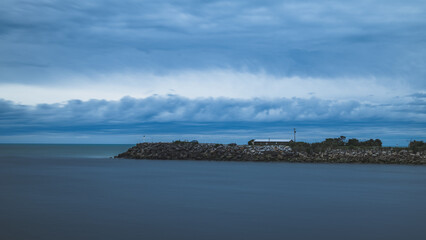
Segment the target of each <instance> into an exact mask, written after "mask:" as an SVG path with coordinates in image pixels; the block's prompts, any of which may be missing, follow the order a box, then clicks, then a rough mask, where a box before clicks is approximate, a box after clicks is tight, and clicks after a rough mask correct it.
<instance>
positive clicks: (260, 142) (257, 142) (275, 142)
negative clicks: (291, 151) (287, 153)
mask: <svg viewBox="0 0 426 240" xmlns="http://www.w3.org/2000/svg"><path fill="white" fill-rule="evenodd" d="M290 141H291V140H290V139H255V140H254V141H253V145H288V143H289V142H290Z"/></svg>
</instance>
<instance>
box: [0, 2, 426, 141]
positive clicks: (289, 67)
mask: <svg viewBox="0 0 426 240" xmlns="http://www.w3.org/2000/svg"><path fill="white" fill-rule="evenodd" d="M425 29H426V3H425V2H424V1H420V0H419V1H416V0H404V1H392V0H386V1H385V0H383V1H380V0H369V1H367V0H365V1H363V0H358V1H333V0H329V1H314V0H312V1H288V0H285V1H267V0H263V1H249V0H244V1H242V0H241V1H240V0H233V1H206V0H199V1H197V0H188V1H172V0H155V1H136V0H135V1H133V0H122V1H112V0H99V1H79V0H73V1H67V0H61V1H59V0H58V1H55V0H38V1H29V0H27V1H19V0H2V1H1V2H0V129H1V133H0V142H13V141H16V142H25V141H26V140H28V141H39V142H49V141H56V140H54V139H60V141H63V142H79V141H80V140H81V139H80V138H82V137H83V138H84V139H86V140H85V141H86V142H99V141H100V142H105V141H104V140H102V139H105V138H103V137H102V136H116V137H117V138H116V139H117V142H129V143H132V142H133V141H135V140H136V139H138V138H139V136H140V134H144V133H142V132H144V131H145V132H146V133H149V134H150V135H151V136H158V137H157V139H158V140H161V139H166V138H167V139H169V138H170V139H171V138H179V137H183V136H184V135H185V137H197V136H198V137H201V138H204V139H207V140H209V141H210V140H211V141H223V139H226V141H228V140H229V141H233V140H235V141H241V142H244V141H245V140H246V138H249V139H250V138H253V137H256V136H263V137H268V136H270V137H277V138H287V137H289V136H291V131H290V130H291V129H292V128H293V127H295V126H300V127H302V128H303V126H305V129H308V128H310V130H309V131H310V132H311V133H312V134H309V133H308V131H305V138H306V140H307V141H313V140H316V139H320V138H321V137H334V135H333V134H337V135H338V134H339V131H340V132H345V131H346V132H347V133H348V134H350V135H351V136H353V137H366V138H368V137H369V136H368V131H370V134H371V135H374V136H371V137H381V136H385V138H387V139H388V143H389V144H396V143H399V144H406V143H407V141H408V140H409V139H411V138H416V139H425V138H426V136H425V135H426V134H425V129H426V67H425V66H426V31H425ZM360 123H361V125H359V124H360ZM157 124H160V125H161V126H162V127H161V130H159V129H158V125H157ZM164 126H174V127H173V128H164ZM268 126H275V127H274V128H268ZM367 128H368V129H370V130H368V131H367V130H366V129H367ZM131 129H138V131H140V132H141V133H140V134H139V132H132V131H131ZM156 129H157V130H156ZM165 129H166V130H165ZM313 129H316V130H313ZM331 129H334V130H331ZM336 129H338V130H336ZM396 129H400V131H397V130H396ZM135 131H136V130H135ZM363 131H364V132H363ZM71 132H72V134H71ZM235 132H238V133H235ZM241 132H244V134H241ZM302 132H303V131H302ZM160 135H161V136H167V137H163V138H162V137H160ZM187 135H188V136H187ZM236 135H238V136H236ZM282 135H284V136H282ZM287 135H288V136H287ZM118 136H120V137H118ZM232 136H235V139H233V137H232ZM52 139H53V140H52ZM110 139H113V137H110ZM107 142H111V143H112V142H114V141H113V140H109V141H107Z"/></svg>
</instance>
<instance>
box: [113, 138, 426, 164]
mask: <svg viewBox="0 0 426 240" xmlns="http://www.w3.org/2000/svg"><path fill="white" fill-rule="evenodd" d="M115 158H128V159H159V160H217V161H268V162H269V161H283V162H312V163H313V162H315V163H377V164H418V165H425V164H426V152H424V151H423V152H413V151H410V150H406V149H401V148H386V149H385V148H371V149H328V150H325V151H322V152H318V153H315V152H311V153H306V152H297V151H293V150H292V149H291V148H290V147H289V146H273V145H266V146H251V145H237V144H211V143H193V142H173V143H139V144H137V145H136V146H134V147H132V148H130V149H129V150H127V151H126V152H124V153H121V154H119V155H118V156H115Z"/></svg>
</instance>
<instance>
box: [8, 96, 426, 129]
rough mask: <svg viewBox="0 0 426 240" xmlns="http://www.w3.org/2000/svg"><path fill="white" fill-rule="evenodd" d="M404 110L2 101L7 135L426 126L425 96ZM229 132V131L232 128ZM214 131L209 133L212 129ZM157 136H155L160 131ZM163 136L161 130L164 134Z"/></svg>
mask: <svg viewBox="0 0 426 240" xmlns="http://www.w3.org/2000/svg"><path fill="white" fill-rule="evenodd" d="M404 101H405V102H404V103H402V104H387V105H384V104H381V105H372V104H363V103H360V102H357V101H332V100H322V99H319V98H314V97H312V98H306V99H302V98H291V99H288V98H280V99H271V100H265V99H249V100H244V99H228V98H199V99H188V98H184V97H180V96H176V95H169V96H166V97H160V96H152V97H148V98H143V99H135V98H131V97H125V98H122V99H121V100H119V101H107V100H89V101H81V100H71V101H68V102H66V103H65V104H39V105H36V106H29V105H19V104H15V103H13V102H11V101H6V100H0V116H1V118H0V123H1V124H0V126H1V130H2V131H1V132H2V134H16V133H20V132H21V131H23V132H37V131H47V132H49V131H80V132H96V131H101V132H102V131H114V130H117V131H131V130H132V128H134V127H141V126H143V125H144V124H147V123H149V124H152V123H169V122H175V123H176V122H177V123H185V124H189V125H191V124H192V125H194V126H195V125H197V124H198V123H200V124H206V123H207V124H208V123H223V124H224V125H223V126H225V128H231V129H232V128H233V126H234V125H238V123H244V122H249V123H250V122H251V123H257V124H260V125H262V124H263V125H268V124H269V123H276V122H280V123H291V124H294V123H297V124H309V123H312V124H324V123H327V124H331V125H333V124H335V125H339V124H345V123H351V122H352V123H362V122H364V123H370V124H372V125H374V124H376V123H379V124H380V123H392V122H399V123H401V122H410V123H417V124H424V123H425V119H426V116H425V115H426V103H425V97H424V94H423V93H418V94H416V95H414V96H407V97H406V98H405V100H404ZM226 126H228V127H226ZM206 130H207V131H208V128H206ZM154 132H155V130H154ZM159 132H161V130H159Z"/></svg>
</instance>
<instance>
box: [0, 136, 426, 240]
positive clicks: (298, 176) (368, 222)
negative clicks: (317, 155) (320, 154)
mask: <svg viewBox="0 0 426 240" xmlns="http://www.w3.org/2000/svg"><path fill="white" fill-rule="evenodd" d="M129 147H131V145H59V144H58V145H54V144H53V145H49V144H39V145H34V144H32V145H31V144H1V145H0V206H1V207H0V239H5V240H14V239H23V240H24V239H25V240H31V239H41V240H46V239H55V240H56V239H61V240H64V239H73V240H74V239H91V240H93V239H148V240H151V239H153V240H156V239H197V240H203V239H233V240H234V239H242V240H243V239H244V240H250V239H256V240H260V239H262V240H265V239H277V240H278V239H279V240H282V239H292V240H297V239H339V240H341V239H375V240H377V239H387V240H390V239H410V240H414V239H419V240H420V239H422V240H424V239H426V166H410V165H375V164H365V165H362V164H308V163H277V162H273V163H272V162H219V161H193V160H179V161H173V160H130V159H114V158H111V157H113V156H114V155H117V154H118V153H121V152H124V151H125V150H126V149H127V148H129Z"/></svg>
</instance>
